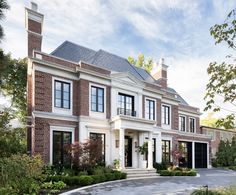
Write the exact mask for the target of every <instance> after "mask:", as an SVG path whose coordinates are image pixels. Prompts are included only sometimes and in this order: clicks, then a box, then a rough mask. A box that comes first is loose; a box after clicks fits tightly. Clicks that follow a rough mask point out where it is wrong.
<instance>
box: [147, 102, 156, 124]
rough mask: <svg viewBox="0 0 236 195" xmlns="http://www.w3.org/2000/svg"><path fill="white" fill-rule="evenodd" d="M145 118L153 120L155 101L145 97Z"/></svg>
mask: <svg viewBox="0 0 236 195" xmlns="http://www.w3.org/2000/svg"><path fill="white" fill-rule="evenodd" d="M145 110H146V112H145V113H146V116H145V118H146V119H149V120H155V101H153V100H149V99H146V109H145Z"/></svg>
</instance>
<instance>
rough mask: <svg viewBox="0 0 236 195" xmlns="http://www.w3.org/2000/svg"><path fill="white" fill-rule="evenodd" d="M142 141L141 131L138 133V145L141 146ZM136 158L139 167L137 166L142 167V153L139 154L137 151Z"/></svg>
mask: <svg viewBox="0 0 236 195" xmlns="http://www.w3.org/2000/svg"><path fill="white" fill-rule="evenodd" d="M143 141H144V138H143V133H142V132H139V133H138V143H139V146H142V145H143ZM138 159H139V161H138V162H139V165H138V167H139V168H142V162H143V155H141V154H140V153H139V155H138Z"/></svg>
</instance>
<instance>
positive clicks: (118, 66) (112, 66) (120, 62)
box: [51, 41, 188, 105]
mask: <svg viewBox="0 0 236 195" xmlns="http://www.w3.org/2000/svg"><path fill="white" fill-rule="evenodd" d="M51 55H53V56H56V57H60V58H63V59H66V60H69V61H73V62H76V63H78V62H79V61H80V60H82V61H84V62H87V63H90V64H93V65H96V66H98V67H101V68H105V69H107V70H110V71H116V72H130V73H131V74H132V75H134V76H135V77H137V78H138V79H140V80H142V81H147V82H151V83H154V82H155V79H154V78H153V77H152V76H151V75H150V74H149V73H148V72H147V71H146V70H144V69H143V68H138V67H136V66H133V65H132V64H130V63H129V62H128V60H127V59H125V58H122V57H120V56H117V55H115V54H112V53H109V52H107V51H104V50H101V49H100V50H98V51H94V50H92V49H89V48H86V47H83V46H80V45H77V44H75V43H72V42H70V41H65V42H63V43H62V44H61V45H60V46H59V47H57V48H56V49H55V50H54V51H53V52H52V53H51ZM167 90H168V91H169V92H171V93H176V94H177V95H178V100H179V101H180V102H181V104H184V105H188V103H187V102H186V101H185V100H184V99H183V98H182V97H181V96H180V95H179V94H178V93H177V92H176V91H175V90H174V89H172V88H167Z"/></svg>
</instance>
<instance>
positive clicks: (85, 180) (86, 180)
mask: <svg viewBox="0 0 236 195" xmlns="http://www.w3.org/2000/svg"><path fill="white" fill-rule="evenodd" d="M92 183H93V178H92V177H91V176H88V175H82V176H79V184H80V185H81V186H87V185H91V184H92Z"/></svg>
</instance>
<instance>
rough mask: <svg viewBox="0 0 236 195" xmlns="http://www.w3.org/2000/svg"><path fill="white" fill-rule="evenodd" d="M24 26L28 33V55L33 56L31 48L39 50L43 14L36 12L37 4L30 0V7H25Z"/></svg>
mask: <svg viewBox="0 0 236 195" xmlns="http://www.w3.org/2000/svg"><path fill="white" fill-rule="evenodd" d="M25 26H26V29H27V33H28V57H32V56H33V50H37V51H41V46H42V27H43V14H41V13H39V12H38V5H37V4H36V3H34V2H31V7H30V8H25Z"/></svg>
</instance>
